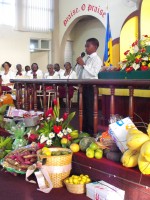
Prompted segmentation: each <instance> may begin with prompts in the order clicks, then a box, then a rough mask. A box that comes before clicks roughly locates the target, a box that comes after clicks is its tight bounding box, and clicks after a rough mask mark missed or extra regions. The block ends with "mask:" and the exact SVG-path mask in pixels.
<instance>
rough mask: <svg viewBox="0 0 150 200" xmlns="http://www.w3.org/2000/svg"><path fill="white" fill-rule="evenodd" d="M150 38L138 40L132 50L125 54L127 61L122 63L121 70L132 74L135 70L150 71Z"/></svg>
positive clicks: (146, 36)
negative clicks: (149, 48)
mask: <svg viewBox="0 0 150 200" xmlns="http://www.w3.org/2000/svg"><path fill="white" fill-rule="evenodd" d="M148 47H150V36H148V35H144V36H142V38H141V39H140V40H136V41H135V42H134V43H133V44H132V47H131V50H127V51H126V52H124V55H125V56H126V58H125V60H123V61H122V62H120V66H121V70H125V71H126V72H131V71H133V70H135V71H136V70H141V71H146V70H150V51H148Z"/></svg>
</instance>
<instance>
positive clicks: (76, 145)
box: [70, 143, 80, 153]
mask: <svg viewBox="0 0 150 200" xmlns="http://www.w3.org/2000/svg"><path fill="white" fill-rule="evenodd" d="M70 149H71V151H73V152H74V153H76V152H78V151H79V150H80V147H79V145H78V144H75V143H72V144H71V145H70Z"/></svg>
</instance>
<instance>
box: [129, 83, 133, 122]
mask: <svg viewBox="0 0 150 200" xmlns="http://www.w3.org/2000/svg"><path fill="white" fill-rule="evenodd" d="M133 95H134V88H133V87H132V86H129V117H130V118H131V119H132V120H133V116H134V100H133V98H134V97H133Z"/></svg>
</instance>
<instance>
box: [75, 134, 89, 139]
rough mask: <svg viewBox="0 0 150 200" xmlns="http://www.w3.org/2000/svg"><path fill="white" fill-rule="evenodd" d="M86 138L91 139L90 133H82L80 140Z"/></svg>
mask: <svg viewBox="0 0 150 200" xmlns="http://www.w3.org/2000/svg"><path fill="white" fill-rule="evenodd" d="M85 137H90V134H89V133H80V134H79V136H78V138H80V139H81V138H85Z"/></svg>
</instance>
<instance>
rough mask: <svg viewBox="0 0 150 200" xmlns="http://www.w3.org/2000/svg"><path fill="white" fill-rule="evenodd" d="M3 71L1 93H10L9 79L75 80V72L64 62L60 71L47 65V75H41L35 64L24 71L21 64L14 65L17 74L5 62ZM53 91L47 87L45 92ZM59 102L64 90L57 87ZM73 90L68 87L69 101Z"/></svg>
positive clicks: (64, 92) (12, 86) (54, 66)
mask: <svg viewBox="0 0 150 200" xmlns="http://www.w3.org/2000/svg"><path fill="white" fill-rule="evenodd" d="M2 67H3V69H4V70H3V71H2V72H1V80H2V91H7V92H9V91H11V90H12V89H13V88H14V85H13V84H12V83H10V79H77V75H76V72H75V71H73V70H72V66H71V63H69V62H66V63H65V64H64V69H61V68H60V66H59V64H55V65H52V64H48V65H47V73H45V74H44V73H43V72H42V71H41V70H40V69H39V67H38V64H37V63H33V64H32V65H31V68H30V66H25V70H23V69H22V65H21V64H17V65H16V70H17V72H16V73H14V72H13V71H12V70H11V64H10V63H9V62H5V63H3V64H2ZM51 89H53V88H52V86H48V87H47V90H51ZM58 89H59V97H60V100H61V99H63V98H65V97H66V91H65V90H66V89H65V88H64V87H63V86H59V88H58ZM73 93H74V88H73V87H72V86H70V87H69V99H71V98H72V97H73Z"/></svg>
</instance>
